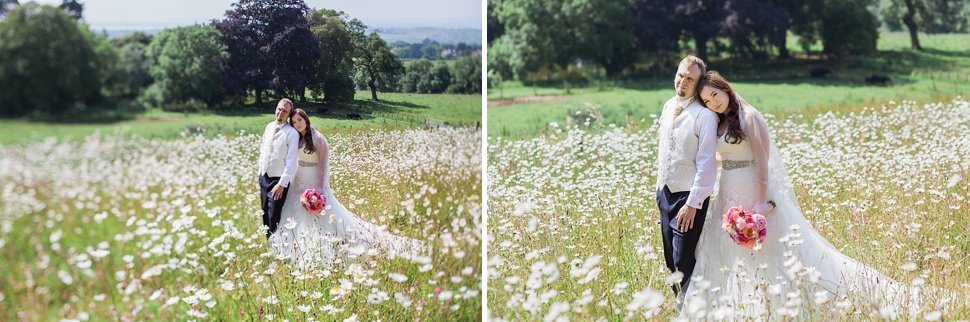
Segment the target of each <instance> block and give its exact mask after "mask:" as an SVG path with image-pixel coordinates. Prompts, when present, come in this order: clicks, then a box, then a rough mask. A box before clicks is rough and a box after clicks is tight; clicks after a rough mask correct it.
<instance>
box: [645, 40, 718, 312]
mask: <svg viewBox="0 0 970 322" xmlns="http://www.w3.org/2000/svg"><path fill="white" fill-rule="evenodd" d="M706 72H707V65H706V64H705V63H704V61H703V60H701V59H700V58H697V57H694V56H687V57H685V58H684V59H683V60H681V61H680V66H679V67H678V68H677V75H676V76H674V89H675V90H676V91H677V96H674V97H673V98H671V99H670V100H669V101H667V103H665V104H664V107H663V112H662V113H661V115H660V142H659V147H658V149H657V206H658V207H659V208H660V225H661V233H662V234H663V241H664V260H665V261H666V262H667V268H668V269H670V271H671V272H675V271H680V272H682V273H684V277H683V278H682V279H681V281H680V285H679V287H678V286H677V285H674V286H673V289H674V294H678V293H679V292H680V291H681V290H684V289H686V288H687V284H688V283H690V277H691V274H692V273H693V272H694V263H695V261H696V259H695V256H694V249H695V248H696V246H697V240H698V239H700V236H701V230H702V229H703V228H704V219H705V218H707V206H708V202H709V199H710V196H711V192H713V190H714V180H715V178H716V174H717V163H716V160H715V157H714V152H715V151H714V148H715V145H716V141H717V115H715V114H714V112H712V111H711V110H709V109H707V108H705V107H704V106H702V105H701V103H700V102H698V101H697V99H696V96H695V95H694V93H695V92H696V91H697V90H698V88H697V82H698V81H699V80H700V78H701V76H703V75H704V74H705V73H706Z"/></svg>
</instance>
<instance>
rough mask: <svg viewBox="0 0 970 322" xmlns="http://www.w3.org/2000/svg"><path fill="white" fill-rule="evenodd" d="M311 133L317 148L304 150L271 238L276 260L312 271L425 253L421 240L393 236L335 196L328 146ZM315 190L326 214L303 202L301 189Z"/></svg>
mask: <svg viewBox="0 0 970 322" xmlns="http://www.w3.org/2000/svg"><path fill="white" fill-rule="evenodd" d="M313 132H314V146H315V147H316V149H317V151H316V152H314V153H306V151H304V149H303V148H302V147H301V148H300V150H299V152H298V154H297V161H298V165H299V167H298V168H297V171H296V176H295V177H294V178H293V181H292V182H291V183H290V187H289V188H290V189H289V192H287V195H286V202H285V204H284V205H283V211H282V214H283V215H282V217H281V218H280V223H279V228H277V231H276V232H275V233H274V234H273V235H272V236H270V239H269V245H270V251H271V252H272V253H273V254H274V255H275V256H276V258H278V259H282V260H287V261H289V262H291V263H293V264H294V265H295V266H296V267H299V268H302V269H313V268H330V267H333V265H334V264H338V263H348V262H359V261H362V260H364V259H367V258H369V257H371V256H373V255H376V254H377V253H383V254H385V255H387V256H388V257H390V258H394V257H403V258H411V257H413V256H417V255H420V254H422V252H423V251H424V248H425V244H424V243H423V242H421V241H419V240H416V239H412V238H407V237H401V236H396V235H394V234H391V233H390V232H388V231H386V230H384V228H383V227H379V226H377V225H375V224H373V223H370V222H367V221H365V220H363V219H361V218H359V217H357V216H356V215H355V214H354V213H352V212H350V211H349V210H347V208H346V207H344V206H343V205H342V204H341V203H340V201H338V200H337V197H336V196H335V195H334V193H333V189H331V188H330V158H329V152H330V151H329V145H328V144H327V141H326V139H325V138H324V137H323V135H322V134H320V132H318V131H316V130H314V131H313ZM321 150H323V151H321ZM320 152H325V153H320ZM311 188H312V189H315V190H317V191H319V192H320V193H321V194H322V195H323V196H325V197H326V205H325V206H324V210H323V214H320V213H312V212H310V211H308V210H306V209H305V208H303V204H302V203H301V202H300V196H301V195H302V194H303V192H304V191H306V190H307V189H311Z"/></svg>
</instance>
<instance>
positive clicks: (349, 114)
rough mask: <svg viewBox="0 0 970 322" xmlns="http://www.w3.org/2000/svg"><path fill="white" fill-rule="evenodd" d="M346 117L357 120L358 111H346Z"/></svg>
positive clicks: (358, 117)
mask: <svg viewBox="0 0 970 322" xmlns="http://www.w3.org/2000/svg"><path fill="white" fill-rule="evenodd" d="M347 118H349V119H352V120H359V119H360V113H347Z"/></svg>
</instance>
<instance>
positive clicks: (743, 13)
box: [721, 0, 791, 59]
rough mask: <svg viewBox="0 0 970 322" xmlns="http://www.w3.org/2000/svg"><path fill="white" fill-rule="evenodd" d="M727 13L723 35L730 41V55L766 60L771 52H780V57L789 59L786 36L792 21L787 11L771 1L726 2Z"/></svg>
mask: <svg viewBox="0 0 970 322" xmlns="http://www.w3.org/2000/svg"><path fill="white" fill-rule="evenodd" d="M777 2H783V1H777ZM724 9H725V12H724V13H725V14H726V16H725V17H724V19H723V23H722V25H721V34H722V35H724V36H726V37H727V39H728V40H729V44H730V45H729V46H728V50H729V51H730V52H731V53H733V54H738V55H742V56H747V57H749V58H756V59H766V58H767V57H768V54H769V53H770V52H771V51H772V49H778V51H779V56H781V57H782V58H788V51H787V49H786V48H785V42H786V36H785V35H786V34H787V33H788V29H789V27H791V19H790V18H789V16H788V12H787V11H786V10H785V8H783V7H780V6H776V5H775V4H773V3H771V1H764V0H762V1H758V0H734V1H730V2H727V3H726V4H725V6H724Z"/></svg>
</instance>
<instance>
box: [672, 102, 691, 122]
mask: <svg viewBox="0 0 970 322" xmlns="http://www.w3.org/2000/svg"><path fill="white" fill-rule="evenodd" d="M693 103H694V98H693V97H691V98H690V101H688V102H687V106H690V104H693ZM683 111H684V107H683V106H680V102H677V108H676V109H674V118H675V119H676V118H677V117H678V116H680V112H683Z"/></svg>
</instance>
